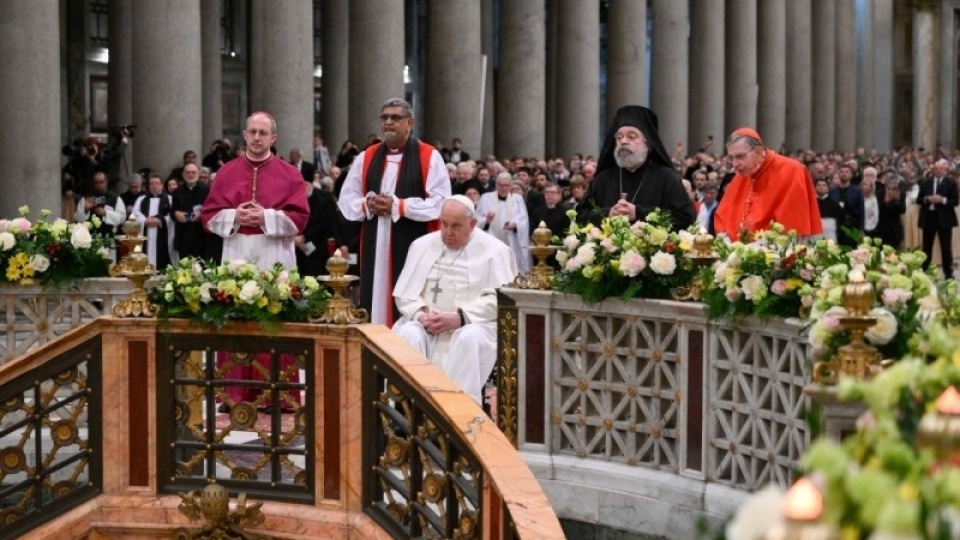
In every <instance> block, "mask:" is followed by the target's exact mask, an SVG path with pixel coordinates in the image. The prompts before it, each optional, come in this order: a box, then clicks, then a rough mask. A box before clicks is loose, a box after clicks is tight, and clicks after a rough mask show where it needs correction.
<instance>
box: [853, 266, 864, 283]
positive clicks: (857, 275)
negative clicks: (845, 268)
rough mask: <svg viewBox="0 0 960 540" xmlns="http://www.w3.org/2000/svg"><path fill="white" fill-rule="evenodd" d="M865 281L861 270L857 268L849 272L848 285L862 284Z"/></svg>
mask: <svg viewBox="0 0 960 540" xmlns="http://www.w3.org/2000/svg"><path fill="white" fill-rule="evenodd" d="M866 279H867V277H866V275H864V273H863V269H862V268H859V267H858V268H854V269H853V270H851V271H850V283H863V282H864V280H866Z"/></svg>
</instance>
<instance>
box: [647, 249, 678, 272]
mask: <svg viewBox="0 0 960 540" xmlns="http://www.w3.org/2000/svg"><path fill="white" fill-rule="evenodd" d="M650 269H651V270H653V271H654V272H655V273H657V274H660V275H661V276H669V275H671V274H673V271H674V270H676V269H677V259H676V258H675V257H674V256H673V255H671V254H669V253H664V252H662V251H658V252H657V253H656V254H655V255H654V256H653V257H650Z"/></svg>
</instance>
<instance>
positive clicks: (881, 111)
mask: <svg viewBox="0 0 960 540" xmlns="http://www.w3.org/2000/svg"><path fill="white" fill-rule="evenodd" d="M873 27H874V33H873V43H874V47H873V49H874V51H873V54H874V58H875V62H876V63H875V67H874V81H875V82H874V88H875V97H874V100H875V101H874V104H875V107H876V108H875V112H874V114H875V118H876V119H875V121H874V131H873V139H872V141H870V140H869V139H868V142H867V143H865V144H871V143H872V145H873V148H874V149H876V150H877V151H880V152H886V151H888V150H891V149H892V148H893V119H894V111H893V107H894V105H893V96H894V82H893V81H894V78H893V54H894V53H893V35H894V32H893V28H894V25H893V0H874V2H873Z"/></svg>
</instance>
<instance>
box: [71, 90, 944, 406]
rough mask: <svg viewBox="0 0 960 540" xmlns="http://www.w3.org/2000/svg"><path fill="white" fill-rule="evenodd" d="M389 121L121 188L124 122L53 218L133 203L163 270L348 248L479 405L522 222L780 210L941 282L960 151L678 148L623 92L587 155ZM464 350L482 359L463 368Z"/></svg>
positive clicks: (257, 141)
mask: <svg viewBox="0 0 960 540" xmlns="http://www.w3.org/2000/svg"><path fill="white" fill-rule="evenodd" d="M380 123H381V133H380V134H379V135H376V136H371V137H369V138H368V141H367V143H366V145H365V146H364V148H363V149H361V148H359V147H358V145H356V144H354V143H353V142H352V141H346V142H344V144H343V145H342V146H341V148H340V151H339V152H338V153H337V154H335V155H331V153H330V152H329V150H328V149H327V148H326V146H325V145H324V142H323V138H322V135H321V134H320V133H319V132H317V133H315V135H314V139H313V147H312V148H311V149H309V150H307V151H306V152H304V151H301V149H300V148H292V149H291V150H290V151H289V154H288V156H286V159H284V158H283V157H282V156H278V155H277V153H276V151H275V149H274V148H275V143H276V140H277V138H278V133H277V126H276V122H275V121H274V119H273V118H272V117H271V116H270V115H269V114H267V113H254V114H253V115H251V116H250V117H249V118H248V119H247V122H246V123H245V127H244V131H243V139H244V145H243V146H241V147H239V148H237V149H234V148H233V145H232V144H231V142H230V141H229V140H226V139H224V140H217V141H214V142H213V143H212V144H211V147H210V150H209V152H208V153H207V154H206V155H205V156H203V158H202V159H200V160H198V155H197V153H196V152H194V151H192V150H188V151H187V152H185V153H184V155H183V161H182V163H180V164H178V165H177V166H176V167H175V168H173V170H171V171H170V172H169V174H166V175H162V174H160V173H158V172H157V171H154V170H142V171H140V172H138V173H135V174H132V175H130V177H129V178H128V179H126V181H124V182H122V183H121V182H118V181H117V178H116V176H115V175H116V163H115V161H116V159H117V156H118V155H120V153H121V152H122V145H124V144H127V143H128V142H129V139H128V135H129V134H127V133H120V134H118V135H119V136H118V137H116V143H117V144H115V145H114V146H112V147H111V148H110V149H109V150H108V151H106V152H104V151H101V149H100V148H99V145H98V144H97V142H96V141H95V140H94V139H88V140H85V141H81V142H80V144H79V148H78V149H77V150H76V151H72V153H71V154H70V159H69V161H68V162H67V164H66V166H65V167H64V169H63V195H64V200H65V206H64V213H65V214H69V216H71V217H72V218H73V219H76V220H78V221H83V220H88V219H94V217H95V216H96V217H97V218H98V220H97V222H98V223H99V228H100V229H99V230H100V231H101V232H103V233H104V234H114V233H117V232H118V227H119V226H120V225H121V224H122V222H123V221H125V220H126V219H128V217H129V216H133V217H134V218H135V219H136V220H137V222H139V223H140V224H141V226H142V227H143V229H142V230H143V233H144V235H145V236H146V237H147V244H146V251H147V254H148V256H149V258H150V262H151V263H153V264H154V265H155V266H156V267H157V268H158V269H160V268H163V267H164V266H166V265H168V264H175V263H176V262H177V260H178V259H179V258H180V257H186V256H191V257H199V258H202V259H206V260H210V261H214V262H219V261H221V260H234V259H237V258H242V259H245V260H249V261H256V262H257V263H258V264H259V265H260V266H261V267H263V268H266V267H269V266H272V265H273V264H274V263H277V262H279V263H281V264H283V265H284V266H287V267H291V268H293V267H296V268H298V269H299V271H300V273H301V274H304V275H314V276H316V275H320V274H322V273H324V272H325V268H324V265H325V263H326V261H327V259H328V258H329V257H330V256H331V255H332V254H333V253H334V252H335V251H337V250H341V251H342V252H343V254H344V255H345V256H347V257H348V258H350V260H351V263H352V264H353V268H352V271H353V272H355V273H359V275H360V280H359V291H358V298H359V303H360V305H361V307H364V308H366V309H367V310H368V312H369V313H370V318H371V322H374V323H379V324H385V325H390V326H393V327H395V329H396V330H397V331H398V333H400V334H401V335H402V336H404V338H405V339H407V340H408V341H409V342H410V343H411V344H412V345H413V346H415V347H416V348H417V349H418V350H420V351H421V352H422V353H423V354H425V355H426V356H428V357H430V358H432V359H434V361H435V362H436V363H437V364H438V365H439V366H441V367H442V368H443V369H444V371H445V372H447V373H448V375H450V376H451V378H453V379H454V380H455V381H456V382H458V383H460V384H461V386H463V387H464V388H466V389H467V390H468V392H469V393H470V395H471V396H473V397H474V398H475V399H476V398H479V392H480V389H481V388H482V384H483V381H485V380H486V376H487V374H488V373H489V371H490V369H491V368H492V365H493V361H494V355H495V346H494V345H493V339H494V337H495V296H493V292H492V291H493V290H494V289H495V288H496V287H498V286H501V285H504V284H505V283H507V282H509V281H511V280H513V279H514V278H515V277H516V276H517V274H518V273H523V272H526V271H528V270H529V269H530V267H531V266H532V264H533V260H532V258H531V256H530V252H529V247H530V236H531V233H532V231H533V229H535V228H536V227H538V226H539V225H540V224H541V223H542V224H543V225H544V226H546V227H548V228H549V229H550V230H551V232H552V233H553V234H554V235H555V236H559V237H562V236H563V235H564V234H565V231H566V229H567V228H568V226H569V225H570V219H571V217H570V216H571V215H573V216H575V219H576V220H577V221H579V222H594V223H599V222H600V221H601V220H602V219H604V218H606V217H608V216H625V217H626V218H627V219H628V220H630V221H636V220H642V219H643V218H644V217H645V216H646V215H647V214H648V213H649V212H650V211H652V210H653V209H655V208H659V209H661V210H663V211H665V212H667V213H668V214H669V216H670V220H671V222H672V224H673V226H674V228H677V229H680V228H687V227H689V226H691V225H693V224H695V223H696V224H697V225H699V227H701V228H703V229H704V230H708V231H711V232H714V233H716V234H722V235H726V236H727V237H729V238H731V239H734V240H738V239H739V240H743V241H749V238H750V236H751V234H752V233H753V232H755V231H757V230H761V229H763V228H765V227H766V226H768V225H769V223H770V222H772V221H777V222H780V223H782V224H784V225H785V226H786V227H787V228H790V229H794V230H797V231H798V233H799V234H800V235H801V236H804V237H809V238H817V237H820V236H826V237H829V238H831V239H834V240H836V241H837V242H838V243H841V244H847V245H855V244H856V243H857V242H859V240H860V238H861V237H862V236H864V235H865V236H869V237H875V238H879V239H880V240H881V241H882V242H883V243H885V244H889V245H891V246H893V247H895V248H900V249H904V248H915V247H918V246H919V245H921V244H922V248H923V250H924V251H925V252H926V253H927V254H928V263H929V261H932V260H934V259H935V257H934V255H935V254H934V253H933V251H934V249H933V248H934V243H935V242H936V241H939V242H940V251H939V253H937V254H936V255H939V260H940V263H941V264H942V265H943V269H944V273H945V274H946V276H948V277H952V263H953V254H952V229H953V228H954V227H956V226H957V216H956V211H955V209H956V206H957V204H958V202H960V199H958V191H957V185H956V182H955V180H954V179H953V178H952V177H951V176H950V173H951V171H952V170H953V169H954V168H955V166H956V165H960V154H958V153H957V152H947V151H946V150H943V149H938V150H937V151H933V152H925V151H922V150H914V149H909V148H905V149H900V150H897V151H893V152H887V153H878V152H867V151H865V150H863V149H860V150H858V151H856V152H853V153H843V152H832V151H828V152H815V151H812V150H803V151H796V152H783V151H781V152H776V151H774V150H773V149H770V148H768V147H766V146H765V145H764V143H763V140H762V138H761V136H760V134H758V133H757V132H756V131H754V130H753V129H750V128H741V129H738V130H737V131H735V132H734V133H732V134H731V135H730V136H729V137H728V138H727V139H726V141H725V145H724V148H722V149H721V148H715V147H714V141H713V138H712V137H711V138H708V139H707V140H706V141H705V142H704V144H703V145H702V147H700V148H698V149H697V150H696V151H695V152H690V153H688V152H685V149H684V146H683V145H682V144H677V145H676V146H675V147H674V151H673V153H672V154H671V153H670V152H668V150H667V148H666V146H665V145H664V144H663V143H662V141H661V140H660V136H659V133H658V131H657V125H658V120H657V117H656V114H655V113H654V112H653V111H651V110H650V109H648V108H646V107H640V106H627V107H623V108H621V109H620V110H619V111H618V112H617V114H616V115H615V118H614V120H613V122H612V123H611V125H610V126H609V128H608V131H607V133H606V136H605V139H604V142H603V145H602V147H601V149H600V152H599V157H598V158H595V157H594V156H592V155H587V156H584V155H581V154H575V155H573V156H570V158H569V159H563V158H561V157H552V158H548V159H539V158H529V157H510V158H498V157H497V156H495V155H488V156H485V157H484V158H483V159H472V158H471V156H470V155H469V154H468V153H467V152H466V151H465V150H464V149H463V147H462V144H461V141H460V140H459V139H455V140H454V141H453V143H452V146H451V147H450V148H449V149H447V148H444V147H443V145H442V144H441V143H440V142H436V143H435V144H433V145H431V144H426V143H424V142H422V141H419V140H418V139H417V138H416V137H414V136H413V132H414V125H415V117H414V113H413V109H412V107H411V106H410V105H409V103H407V102H406V101H404V100H402V99H391V100H388V101H387V102H385V103H384V104H383V106H382V108H381V114H380ZM311 159H312V161H311ZM111 174H113V175H114V176H113V177H111ZM111 179H112V180H113V182H111ZM118 188H119V189H118ZM570 210H573V212H570ZM911 210H913V211H912V212H911ZM917 231H919V232H920V234H919V236H920V237H921V238H920V239H918V238H917V236H918V234H917ZM551 264H554V265H556V264H557V263H556V261H551ZM491 302H492V303H493V304H491ZM491 305H493V308H491ZM451 351H453V352H451ZM467 358H469V359H477V361H476V362H475V363H472V364H470V365H469V366H464V365H460V364H462V363H463V362H465V361H467V360H465V359H467Z"/></svg>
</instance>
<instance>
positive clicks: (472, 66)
mask: <svg viewBox="0 0 960 540" xmlns="http://www.w3.org/2000/svg"><path fill="white" fill-rule="evenodd" d="M429 10H430V11H429V16H428V21H429V23H428V24H429V27H428V29H427V36H428V40H429V42H428V43H427V50H428V53H427V55H428V57H429V58H430V61H429V62H428V63H427V65H426V71H427V88H426V99H425V100H424V103H425V106H424V109H425V111H424V113H425V114H424V127H425V130H424V133H425V135H426V137H427V139H428V140H430V141H432V140H435V139H439V140H441V141H443V144H444V145H445V146H446V145H449V144H450V142H451V141H452V140H453V139H454V137H459V138H460V139H461V140H462V141H463V149H464V150H466V151H467V153H469V154H470V155H471V156H475V157H479V155H480V137H481V134H482V128H483V123H482V122H483V102H482V101H481V96H482V95H483V86H482V81H483V71H482V70H483V60H482V58H481V55H480V0H430V3H429Z"/></svg>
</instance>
